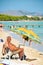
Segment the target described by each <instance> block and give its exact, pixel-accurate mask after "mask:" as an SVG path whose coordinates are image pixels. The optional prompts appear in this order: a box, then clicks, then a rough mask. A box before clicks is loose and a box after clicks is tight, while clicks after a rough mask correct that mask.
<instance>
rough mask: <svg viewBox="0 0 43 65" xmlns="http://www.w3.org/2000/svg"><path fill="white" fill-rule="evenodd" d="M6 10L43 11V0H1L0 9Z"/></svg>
mask: <svg viewBox="0 0 43 65" xmlns="http://www.w3.org/2000/svg"><path fill="white" fill-rule="evenodd" d="M6 10H25V11H29V12H38V13H43V0H0V11H6Z"/></svg>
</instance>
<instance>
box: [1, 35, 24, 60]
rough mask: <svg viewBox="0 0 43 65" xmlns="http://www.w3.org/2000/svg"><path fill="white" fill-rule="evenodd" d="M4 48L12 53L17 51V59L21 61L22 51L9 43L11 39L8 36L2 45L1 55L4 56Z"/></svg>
mask: <svg viewBox="0 0 43 65" xmlns="http://www.w3.org/2000/svg"><path fill="white" fill-rule="evenodd" d="M6 48H8V49H9V50H10V51H11V52H12V53H13V52H14V51H18V55H19V58H20V59H22V58H23V56H24V49H23V48H18V47H16V46H15V45H14V44H12V43H11V37H10V36H8V37H7V40H6V42H5V44H4V45H3V49H2V54H3V55H5V54H6Z"/></svg>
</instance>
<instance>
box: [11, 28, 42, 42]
mask: <svg viewBox="0 0 43 65" xmlns="http://www.w3.org/2000/svg"><path fill="white" fill-rule="evenodd" d="M11 31H13V32H16V33H17V34H19V35H22V36H24V35H25V36H27V37H29V39H31V40H33V41H34V42H37V43H41V42H40V37H39V36H38V35H37V34H36V33H35V32H33V31H32V30H28V29H26V28H16V29H11Z"/></svg>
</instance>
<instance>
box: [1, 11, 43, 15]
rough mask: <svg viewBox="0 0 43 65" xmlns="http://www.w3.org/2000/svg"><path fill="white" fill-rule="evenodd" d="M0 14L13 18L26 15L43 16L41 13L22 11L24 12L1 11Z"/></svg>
mask: <svg viewBox="0 0 43 65" xmlns="http://www.w3.org/2000/svg"><path fill="white" fill-rule="evenodd" d="M0 14H6V15H11V16H24V15H32V16H43V14H41V13H37V12H29V11H22V10H8V11H0Z"/></svg>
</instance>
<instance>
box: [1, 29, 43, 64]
mask: <svg viewBox="0 0 43 65" xmlns="http://www.w3.org/2000/svg"><path fill="white" fill-rule="evenodd" d="M7 36H11V35H10V34H9V31H7V32H6V31H4V30H2V31H0V39H3V41H4V42H5V40H6V38H7ZM11 37H12V36H11ZM4 42H0V60H1V57H2V46H3V44H4ZM11 42H12V43H13V44H15V45H16V46H17V47H18V46H19V43H20V42H19V41H18V40H16V39H14V38H13V37H12V41H11ZM21 47H23V48H24V53H25V55H26V57H27V58H28V60H23V61H21V60H19V59H13V60H11V59H10V61H11V62H13V63H14V62H16V63H17V64H19V63H21V64H27V65H43V52H39V51H38V50H36V49H34V48H32V47H27V46H21ZM41 54H42V55H41ZM5 56H7V54H6V55H5ZM17 56H18V55H17ZM32 59H34V60H32Z"/></svg>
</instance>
